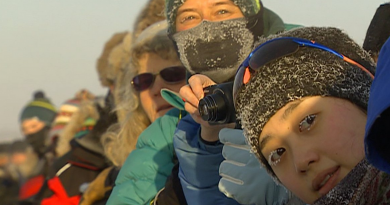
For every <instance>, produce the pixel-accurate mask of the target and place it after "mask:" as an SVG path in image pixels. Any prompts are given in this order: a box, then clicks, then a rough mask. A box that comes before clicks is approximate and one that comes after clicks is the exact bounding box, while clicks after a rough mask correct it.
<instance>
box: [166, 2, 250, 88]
mask: <svg viewBox="0 0 390 205" xmlns="http://www.w3.org/2000/svg"><path fill="white" fill-rule="evenodd" d="M175 27H176V33H175V34H173V36H172V38H173V40H174V41H175V42H176V45H177V48H178V52H179V54H180V60H181V62H182V63H183V65H184V66H185V67H186V68H187V69H188V70H189V71H190V72H191V73H192V74H195V73H201V74H204V75H207V76H208V77H210V78H211V79H212V80H214V81H215V82H217V83H222V82H225V81H226V80H228V79H230V78H232V77H233V76H234V74H235V72H236V70H237V68H238V66H239V65H240V64H241V62H242V61H243V60H244V59H245V57H246V56H247V55H248V53H250V51H251V50H252V46H253V39H254V36H253V34H252V32H251V31H250V30H249V29H248V28H247V20H246V18H244V15H243V13H242V12H241V10H240V8H239V7H238V6H237V5H235V4H234V3H233V2H232V1H230V0H187V1H185V2H184V3H183V4H182V5H181V6H180V7H179V8H178V10H177V15H176V19H175Z"/></svg>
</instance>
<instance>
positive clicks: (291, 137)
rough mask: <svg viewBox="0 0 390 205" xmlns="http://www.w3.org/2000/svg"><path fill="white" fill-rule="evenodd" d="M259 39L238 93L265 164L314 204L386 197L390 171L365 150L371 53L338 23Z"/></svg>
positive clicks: (240, 108)
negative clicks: (380, 167) (370, 160)
mask: <svg viewBox="0 0 390 205" xmlns="http://www.w3.org/2000/svg"><path fill="white" fill-rule="evenodd" d="M286 37H287V38H286ZM281 42H282V44H281ZM301 42H306V43H305V44H302V43H301ZM260 43H263V44H261V45H260V46H259V47H258V48H256V49H255V51H254V52H253V53H252V54H251V55H250V57H248V59H247V60H245V61H244V62H247V64H246V63H244V64H243V66H241V67H240V69H239V70H238V73H237V75H236V80H235V86H234V87H235V88H234V93H235V94H234V99H235V106H236V109H237V113H238V117H239V118H240V119H241V123H242V127H243V129H244V135H245V137H246V139H247V142H248V143H249V145H250V146H251V149H252V151H253V152H254V153H255V155H256V157H257V158H258V159H259V160H260V161H261V164H262V165H263V166H264V168H265V169H266V170H267V171H268V172H269V173H270V175H271V176H272V177H273V178H274V179H275V180H276V181H278V182H279V183H281V184H283V185H284V186H285V187H286V188H287V189H289V190H290V191H291V192H293V193H294V194H295V195H296V196H298V197H299V198H300V199H302V200H303V201H304V202H305V203H308V204H388V203H389V201H390V197H389V196H390V176H389V175H388V174H386V173H384V172H381V171H379V170H378V169H376V168H375V167H373V166H372V165H370V164H369V163H368V162H367V160H366V158H365V154H364V142H363V140H364V135H365V125H366V121H367V103H368V98H369V93H370V85H371V83H372V81H373V75H374V70H375V63H374V61H373V60H372V59H371V58H370V56H369V54H368V53H367V52H365V51H364V50H363V49H362V48H361V47H360V46H358V45H357V44H356V43H355V42H354V41H353V40H352V39H351V38H349V37H348V36H347V35H346V34H344V33H343V32H342V31H340V30H339V29H335V28H314V27H311V28H301V29H296V30H294V31H291V32H286V33H283V34H280V35H277V36H273V37H272V39H264V40H262V41H261V42H260ZM266 51H267V52H266ZM269 52H274V53H277V55H273V56H270V55H266V54H267V53H269ZM340 56H341V57H340ZM241 70H246V71H245V72H241ZM240 73H242V74H240ZM386 126H387V125H386ZM252 176H253V177H256V176H255V175H252ZM253 194H256V193H255V192H253Z"/></svg>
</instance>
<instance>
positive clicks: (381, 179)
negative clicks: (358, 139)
mask: <svg viewBox="0 0 390 205" xmlns="http://www.w3.org/2000/svg"><path fill="white" fill-rule="evenodd" d="M389 203H390V176H389V175H388V174H386V173H385V172H381V171H379V170H378V169H376V168H375V167H373V166H372V165H370V164H369V163H368V162H367V160H366V159H364V160H362V161H361V162H360V163H359V164H358V165H356V167H355V168H354V169H352V170H351V172H350V173H349V174H348V175H347V176H346V177H345V178H344V179H343V180H341V181H340V183H339V184H338V185H337V186H336V187H334V188H333V189H332V190H331V191H330V192H329V193H328V194H326V195H325V196H323V197H321V198H319V199H318V200H317V201H315V202H314V204H315V205H331V204H339V205H343V204H345V205H347V204H348V205H349V204H350V205H368V204H389Z"/></svg>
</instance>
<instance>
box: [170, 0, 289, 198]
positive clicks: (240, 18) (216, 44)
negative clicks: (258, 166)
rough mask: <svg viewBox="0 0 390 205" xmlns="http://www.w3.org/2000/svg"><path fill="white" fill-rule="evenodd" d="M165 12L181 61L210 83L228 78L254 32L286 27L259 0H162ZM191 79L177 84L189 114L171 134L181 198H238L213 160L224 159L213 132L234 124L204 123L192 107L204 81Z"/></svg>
mask: <svg viewBox="0 0 390 205" xmlns="http://www.w3.org/2000/svg"><path fill="white" fill-rule="evenodd" d="M166 16H167V20H168V23H169V27H168V34H169V36H170V37H171V39H172V40H173V41H174V43H175V45H176V46H177V49H178V53H179V56H180V59H181V61H182V63H183V65H184V66H185V67H186V68H187V69H188V70H189V71H190V72H191V74H196V73H201V74H204V75H206V76H207V77H209V78H211V79H212V80H213V83H214V82H216V83H223V82H228V81H232V79H233V78H234V74H235V71H236V69H237V67H238V66H239V65H240V63H241V62H242V61H243V60H244V58H245V56H246V55H248V54H249V53H250V51H251V50H252V47H253V45H254V42H255V41H257V40H258V39H259V38H260V37H262V36H268V35H271V34H275V33H280V32H283V31H284V30H285V29H286V28H287V27H288V28H291V27H290V26H288V25H285V24H284V23H283V21H282V19H281V18H280V17H279V16H278V15H277V14H275V13H274V12H272V11H270V10H269V9H267V8H265V7H264V6H263V4H262V3H261V1H259V0H247V1H240V0H220V1H218V2H216V1H211V0H201V1H199V0H187V1H177V0H166ZM292 27H294V26H292ZM295 27H296V26H295ZM193 79H197V78H190V79H189V86H185V87H183V88H181V90H180V94H181V96H182V97H183V98H184V99H185V101H186V102H185V105H184V108H185V109H186V111H188V112H189V113H190V114H191V116H186V117H185V118H183V120H182V121H181V122H180V123H179V125H178V129H177V131H176V133H175V136H174V140H173V141H174V146H175V151H176V154H177V157H178V159H179V162H180V170H179V177H180V180H181V183H182V187H183V191H184V194H185V196H186V199H187V203H188V204H202V205H203V204H204V205H207V204H238V202H237V201H235V200H233V199H231V198H229V197H226V196H225V195H224V194H223V193H222V192H221V191H220V190H219V188H218V183H219V180H220V178H221V177H220V176H219V165H220V163H221V162H222V161H223V159H224V158H223V156H222V148H223V144H222V143H221V142H219V140H218V133H219V131H220V130H221V129H222V128H225V127H230V128H234V126H235V124H234V123H232V124H228V125H213V126H210V125H209V124H208V122H206V121H203V120H201V118H200V116H199V112H198V110H197V107H198V102H199V99H201V98H202V97H203V87H204V86H207V85H200V84H199V83H198V82H199V81H197V80H195V81H194V80H193ZM264 174H265V175H266V173H265V172H264ZM269 180H270V181H272V179H271V178H269ZM272 184H273V183H272ZM274 188H275V187H271V188H270V190H272V189H274ZM279 190H281V191H280V193H283V194H282V195H287V192H286V191H285V190H284V188H283V187H278V188H276V191H275V192H276V193H279ZM275 192H273V193H275ZM277 195H278V194H277ZM261 196H263V195H261ZM230 197H232V196H230ZM277 198H279V197H277ZM283 200H284V197H280V201H283ZM271 201H272V200H271Z"/></svg>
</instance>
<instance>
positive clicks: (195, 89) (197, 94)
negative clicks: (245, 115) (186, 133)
mask: <svg viewBox="0 0 390 205" xmlns="http://www.w3.org/2000/svg"><path fill="white" fill-rule="evenodd" d="M211 85H215V82H214V81H212V80H211V79H210V78H208V77H207V76H205V75H201V74H197V75H193V76H192V77H191V78H190V79H189V80H188V85H186V86H183V87H182V88H181V89H180V95H181V97H182V98H183V99H184V100H185V105H184V108H185V110H186V111H187V112H188V113H189V114H191V116H192V118H193V119H194V120H195V122H197V123H199V124H200V125H201V137H202V139H203V140H205V141H209V142H214V141H217V140H218V133H219V131H220V130H221V129H222V128H225V127H229V128H234V126H235V124H219V123H218V124H210V123H209V122H207V121H205V120H203V119H202V117H201V115H200V113H199V111H198V105H199V101H200V100H201V99H203V97H204V96H205V93H204V91H203V89H204V88H206V87H209V86H211Z"/></svg>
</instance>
